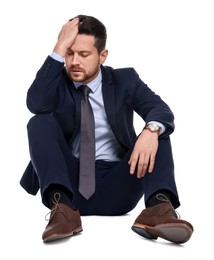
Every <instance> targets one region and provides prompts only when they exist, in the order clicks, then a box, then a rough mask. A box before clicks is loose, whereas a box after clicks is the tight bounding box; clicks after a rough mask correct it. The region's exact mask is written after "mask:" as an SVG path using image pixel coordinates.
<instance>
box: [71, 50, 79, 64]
mask: <svg viewBox="0 0 214 260" xmlns="http://www.w3.org/2000/svg"><path fill="white" fill-rule="evenodd" d="M71 64H72V65H77V64H79V57H78V54H77V53H74V55H73V57H72V59H71Z"/></svg>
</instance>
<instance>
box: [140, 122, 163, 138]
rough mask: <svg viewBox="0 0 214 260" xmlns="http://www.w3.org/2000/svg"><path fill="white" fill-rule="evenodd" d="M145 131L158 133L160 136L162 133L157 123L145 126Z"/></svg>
mask: <svg viewBox="0 0 214 260" xmlns="http://www.w3.org/2000/svg"><path fill="white" fill-rule="evenodd" d="M145 129H147V130H149V131H150V132H151V133H157V134H158V135H159V134H160V131H161V128H160V126H158V125H157V124H155V123H149V124H146V125H145V126H144V128H143V130H145Z"/></svg>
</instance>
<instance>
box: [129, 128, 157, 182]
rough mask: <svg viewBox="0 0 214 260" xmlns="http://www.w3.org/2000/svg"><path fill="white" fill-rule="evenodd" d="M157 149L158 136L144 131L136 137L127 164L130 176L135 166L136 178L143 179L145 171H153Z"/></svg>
mask: <svg viewBox="0 0 214 260" xmlns="http://www.w3.org/2000/svg"><path fill="white" fill-rule="evenodd" d="M157 149H158V134H157V133H151V132H150V131H148V130H144V131H143V132H142V133H141V134H140V136H139V137H138V139H137V141H136V143H135V146H134V149H133V151H132V154H131V157H130V160H129V162H128V163H129V164H130V174H134V172H135V169H136V166H137V177H138V178H141V177H144V175H145V174H146V172H147V170H148V172H149V173H151V172H152V171H153V168H154V164H155V157H156V153H157Z"/></svg>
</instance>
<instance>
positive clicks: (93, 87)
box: [73, 69, 102, 93]
mask: <svg viewBox="0 0 214 260" xmlns="http://www.w3.org/2000/svg"><path fill="white" fill-rule="evenodd" d="M101 81H102V73H101V69H100V70H99V73H98V75H97V77H96V78H95V79H93V80H92V81H90V82H89V83H87V86H88V87H89V88H90V89H91V91H92V92H93V93H94V92H95V91H96V90H97V89H98V87H99V86H100V84H101ZM73 83H74V86H75V87H76V88H78V87H80V86H81V85H83V83H82V82H77V81H73Z"/></svg>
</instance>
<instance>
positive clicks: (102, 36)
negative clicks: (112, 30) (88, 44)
mask: <svg viewBox="0 0 214 260" xmlns="http://www.w3.org/2000/svg"><path fill="white" fill-rule="evenodd" d="M75 18H79V25H78V29H79V34H86V35H91V36H94V37H95V47H96V49H97V51H98V53H100V52H101V51H102V50H104V49H105V46H106V40H107V32H106V27H105V26H104V24H103V23H102V22H101V21H99V20H98V19H97V18H95V17H93V16H88V15H78V16H76V17H75ZM73 19H74V18H72V19H70V21H71V20H73Z"/></svg>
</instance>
